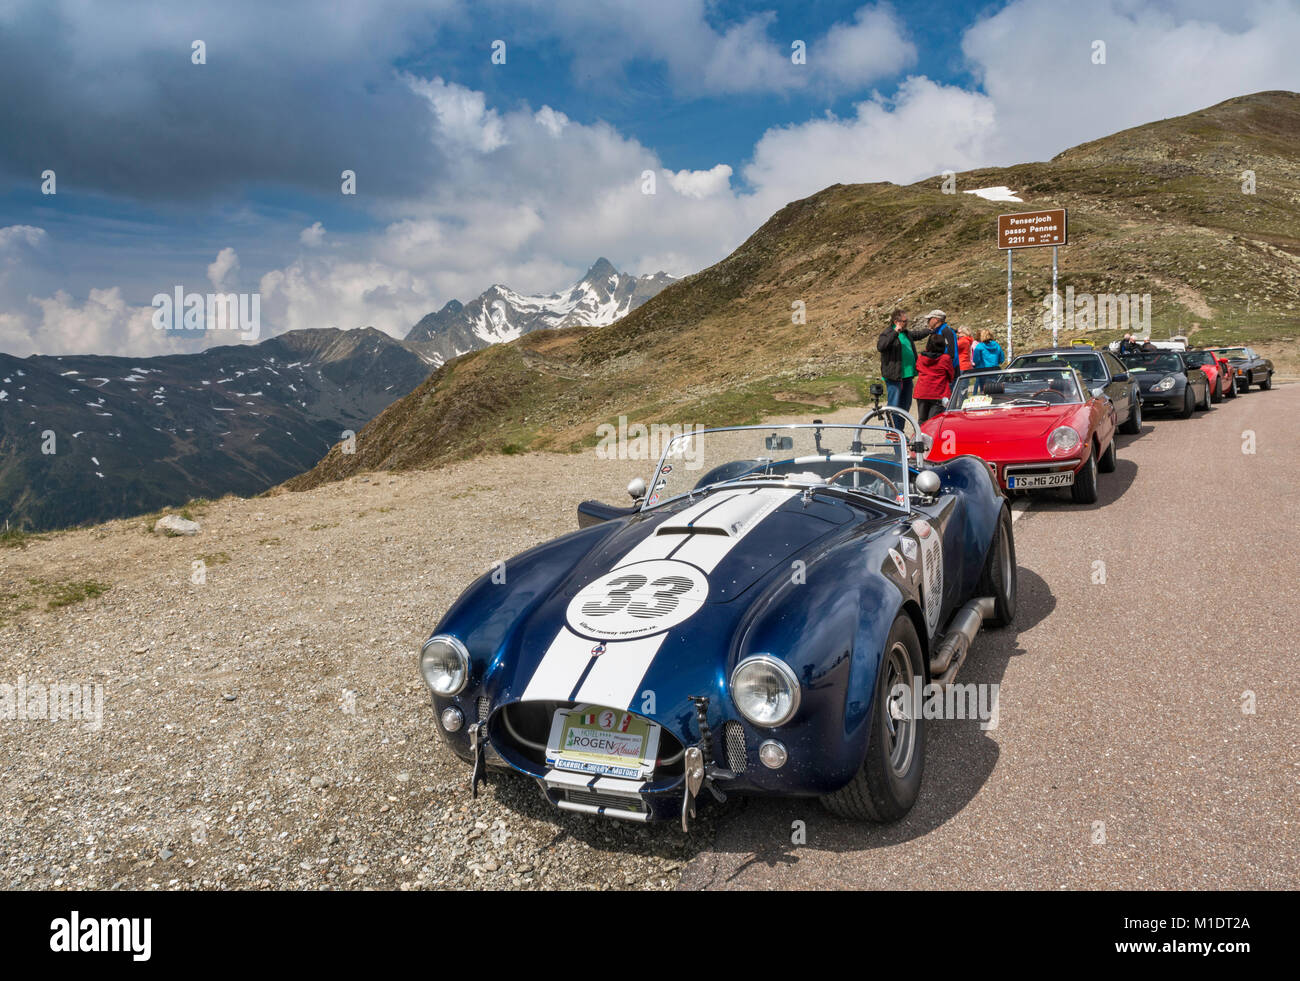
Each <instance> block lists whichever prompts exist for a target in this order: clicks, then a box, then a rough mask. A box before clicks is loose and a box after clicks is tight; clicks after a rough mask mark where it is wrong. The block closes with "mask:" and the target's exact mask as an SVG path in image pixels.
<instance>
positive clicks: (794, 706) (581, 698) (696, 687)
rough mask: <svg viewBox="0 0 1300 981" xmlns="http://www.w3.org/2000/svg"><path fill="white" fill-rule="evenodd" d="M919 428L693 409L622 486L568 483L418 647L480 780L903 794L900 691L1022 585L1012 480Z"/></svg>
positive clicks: (654, 802)
mask: <svg viewBox="0 0 1300 981" xmlns="http://www.w3.org/2000/svg"><path fill="white" fill-rule="evenodd" d="M912 426H913V429H914V430H915V421H913V423H912ZM923 448H924V443H923V442H922V441H920V440H919V438H913V439H909V438H908V437H907V436H906V435H905V434H904V433H903V432H902V431H900V430H898V429H893V428H889V427H874V426H865V425H863V424H861V423H860V424H858V425H852V424H848V425H844V424H840V425H823V424H813V423H809V424H796V425H782V426H749V427H734V428H725V429H714V430H703V431H698V432H691V433H689V434H685V435H681V436H678V437H676V438H674V439H672V440H671V441H670V442H669V444H668V445H667V447H666V448H665V450H664V453H663V455H662V457H661V459H660V461H659V464H658V466H657V467H656V468H655V470H654V475H653V478H652V480H651V482H650V484H649V485H646V484H645V482H644V481H642V480H640V479H638V480H636V481H633V483H632V485H630V486H629V491H630V492H631V493H632V494H633V496H634V498H635V501H634V503H633V504H632V505H631V506H630V507H617V506H614V505H609V504H602V503H599V502H595V501H586V502H583V503H582V504H580V505H579V529H578V530H577V531H574V532H571V533H569V534H566V535H562V536H561V537H559V538H557V539H555V540H553V541H550V542H547V543H546V544H543V545H540V546H538V547H536V548H533V549H531V550H529V551H527V552H525V553H523V554H521V555H518V556H516V557H515V558H513V559H509V560H507V561H505V562H499V563H496V565H495V566H494V568H493V569H492V570H489V571H488V572H487V573H485V574H484V575H483V576H482V577H481V578H480V579H479V580H478V581H476V582H475V583H473V584H472V585H470V586H469V587H468V588H467V589H466V590H465V592H464V593H463V594H462V595H461V596H460V598H459V599H458V600H457V601H456V602H455V603H454V604H453V605H452V606H451V608H450V609H449V610H447V612H446V614H445V615H444V616H443V617H442V619H441V621H440V622H439V623H438V624H437V626H436V627H435V628H434V630H433V632H432V633H431V635H430V636H429V638H428V640H426V641H425V643H424V645H423V647H422V648H421V651H420V659H419V662H420V674H421V677H422V678H423V680H424V682H425V684H426V685H427V687H428V689H429V691H430V693H431V696H432V701H433V708H434V710H435V711H434V718H435V725H436V726H437V728H438V730H439V732H440V733H441V734H442V738H443V739H444V740H445V741H446V743H447V744H448V745H449V746H450V748H451V750H452V751H453V752H455V753H456V754H457V755H459V756H460V757H462V758H463V759H464V760H466V761H467V762H468V763H469V764H470V767H471V769H472V776H471V784H472V787H473V788H474V790H475V792H477V789H478V785H479V783H480V782H482V781H484V780H485V779H487V776H488V773H489V771H491V772H493V773H497V772H503V771H513V772H514V773H515V774H520V775H522V776H524V777H526V778H528V779H531V780H532V781H534V782H536V784H537V786H538V788H539V789H540V791H541V793H542V795H543V796H544V797H545V798H546V800H547V801H549V802H550V803H551V804H553V805H554V806H555V807H557V808H559V809H561V810H564V811H570V812H577V813H580V814H588V815H600V816H604V817H610V818H619V819H623V820H628V821H640V822H644V821H651V820H659V819H670V820H674V821H677V820H680V821H681V822H682V825H683V827H684V828H687V827H688V826H689V822H690V820H691V818H692V817H693V816H694V815H695V812H696V804H697V802H698V801H699V800H700V799H701V797H703V796H705V795H707V796H710V797H718V798H722V797H725V796H726V795H730V794H733V793H735V794H741V795H745V794H754V795H776V796H791V795H794V796H816V797H819V798H821V800H822V801H823V802H824V803H825V805H826V806H827V807H828V808H829V809H830V810H831V811H833V812H835V813H837V814H840V815H843V816H847V817H851V818H857V819H865V820H874V821H890V820H894V819H897V818H899V817H901V816H902V815H903V814H905V813H907V811H908V810H909V809H910V808H911V807H912V805H913V803H914V802H915V801H916V799H917V795H918V793H919V791H920V786H921V776H922V772H923V769H924V763H925V754H926V746H927V739H926V719H925V718H924V717H923V715H922V713H918V712H916V711H915V710H914V708H913V705H914V702H913V700H912V693H913V692H914V691H916V690H917V687H918V686H921V687H922V688H923V686H924V685H925V684H928V683H935V684H946V683H948V682H950V681H952V679H953V678H954V677H955V676H956V673H957V671H958V669H959V668H960V667H961V666H962V665H963V664H964V663H965V662H966V660H967V657H968V651H969V649H970V644H971V642H972V641H973V640H974V638H975V636H976V635H977V633H978V631H979V630H980V628H981V626H982V625H985V624H992V625H1000V624H1007V623H1010V622H1011V621H1012V619H1013V618H1014V616H1015V608H1016V556H1015V546H1014V541H1013V538H1012V531H1011V516H1010V511H1009V509H1008V504H1007V501H1006V499H1005V497H1004V496H1003V494H1002V493H1001V491H1000V490H999V489H998V487H997V486H996V485H995V484H994V482H993V481H992V480H991V479H990V475H989V472H988V470H987V469H986V467H985V466H984V464H983V463H982V462H981V461H980V460H978V459H976V458H975V457H972V456H957V457H955V458H952V459H950V460H946V461H944V462H942V463H937V464H933V465H931V464H928V463H926V462H925V461H924V460H921V461H920V465H919V467H918V466H914V465H912V464H911V463H909V458H912V457H913V455H915V454H917V453H918V450H922V449H923ZM485 564H486V563H485Z"/></svg>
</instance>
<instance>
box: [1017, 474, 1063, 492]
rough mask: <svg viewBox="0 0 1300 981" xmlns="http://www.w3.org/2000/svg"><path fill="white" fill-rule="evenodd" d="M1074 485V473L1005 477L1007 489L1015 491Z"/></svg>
mask: <svg viewBox="0 0 1300 981" xmlns="http://www.w3.org/2000/svg"><path fill="white" fill-rule="evenodd" d="M1073 483H1074V471H1073V470H1066V471H1063V472H1062V473H1027V474H1020V475H1018V476H1014V477H1010V476H1009V477H1007V487H1008V488H1014V489H1016V490H1030V489H1032V488H1034V487H1069V486H1070V485H1071V484H1073Z"/></svg>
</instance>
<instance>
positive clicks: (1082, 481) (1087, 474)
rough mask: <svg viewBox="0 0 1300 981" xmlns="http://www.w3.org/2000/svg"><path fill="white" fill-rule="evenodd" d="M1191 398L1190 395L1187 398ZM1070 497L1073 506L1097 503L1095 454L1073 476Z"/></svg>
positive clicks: (1090, 455)
mask: <svg viewBox="0 0 1300 981" xmlns="http://www.w3.org/2000/svg"><path fill="white" fill-rule="evenodd" d="M1188 397H1189V398H1190V397H1191V396H1190V395H1189V396H1188ZM1070 497H1071V498H1073V500H1074V503H1075V504H1096V503H1097V453H1096V451H1093V452H1092V453H1089V454H1088V460H1087V462H1086V463H1084V465H1083V466H1082V467H1080V468H1079V472H1078V473H1077V474H1075V476H1074V486H1073V487H1071V488H1070Z"/></svg>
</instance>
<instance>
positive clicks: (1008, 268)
mask: <svg viewBox="0 0 1300 981" xmlns="http://www.w3.org/2000/svg"><path fill="white" fill-rule="evenodd" d="M1007 361H1008V363H1009V362H1010V361H1011V250H1010V249H1007Z"/></svg>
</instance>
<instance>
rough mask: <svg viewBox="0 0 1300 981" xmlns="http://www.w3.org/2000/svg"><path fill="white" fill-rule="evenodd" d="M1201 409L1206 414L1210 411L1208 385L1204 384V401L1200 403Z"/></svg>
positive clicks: (1207, 383)
mask: <svg viewBox="0 0 1300 981" xmlns="http://www.w3.org/2000/svg"><path fill="white" fill-rule="evenodd" d="M1201 408H1202V409H1204V410H1205V411H1206V412H1209V411H1210V383H1209V382H1208V381H1207V382H1206V383H1205V400H1204V401H1203V402H1202V403H1201Z"/></svg>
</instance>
